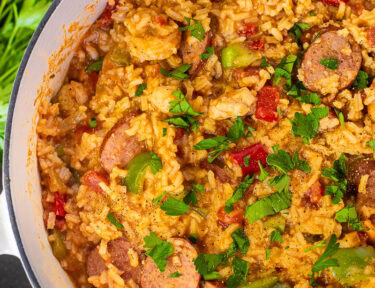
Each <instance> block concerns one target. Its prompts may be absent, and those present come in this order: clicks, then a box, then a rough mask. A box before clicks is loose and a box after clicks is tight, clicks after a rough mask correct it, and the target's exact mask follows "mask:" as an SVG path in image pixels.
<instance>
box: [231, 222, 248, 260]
mask: <svg viewBox="0 0 375 288" xmlns="http://www.w3.org/2000/svg"><path fill="white" fill-rule="evenodd" d="M231 237H232V240H233V242H232V244H231V246H230V248H229V249H228V250H227V255H228V257H230V256H232V254H233V253H235V252H236V251H240V252H241V253H242V254H243V255H245V254H246V253H247V251H248V250H249V246H250V241H249V238H248V237H247V236H246V234H245V232H244V230H243V228H238V229H237V230H235V231H234V232H232V234H231Z"/></svg>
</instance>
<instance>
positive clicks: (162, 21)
mask: <svg viewBox="0 0 375 288" xmlns="http://www.w3.org/2000/svg"><path fill="white" fill-rule="evenodd" d="M155 19H156V21H157V22H158V23H159V24H160V25H167V23H168V22H167V19H165V17H163V16H159V15H158V16H156V17H155Z"/></svg>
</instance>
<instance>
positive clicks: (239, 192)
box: [224, 175, 254, 213]
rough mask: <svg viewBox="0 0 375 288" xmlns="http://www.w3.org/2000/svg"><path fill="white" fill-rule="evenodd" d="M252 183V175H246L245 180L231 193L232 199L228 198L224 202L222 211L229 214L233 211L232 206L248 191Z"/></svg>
mask: <svg viewBox="0 0 375 288" xmlns="http://www.w3.org/2000/svg"><path fill="white" fill-rule="evenodd" d="M253 181H254V175H247V176H246V177H245V179H244V180H243V181H242V182H241V183H240V184H239V185H238V187H237V188H236V190H234V191H233V194H232V197H230V198H229V199H228V200H227V201H226V202H225V208H224V211H225V212H226V213H230V212H232V211H233V205H234V204H235V203H237V202H238V201H240V200H241V199H242V198H243V196H244V194H245V192H246V190H247V189H249V187H250V185H251V184H252V183H253Z"/></svg>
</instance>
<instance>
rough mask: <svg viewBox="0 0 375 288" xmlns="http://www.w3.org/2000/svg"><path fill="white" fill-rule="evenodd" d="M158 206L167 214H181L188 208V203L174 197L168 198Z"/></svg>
mask: <svg viewBox="0 0 375 288" xmlns="http://www.w3.org/2000/svg"><path fill="white" fill-rule="evenodd" d="M160 208H161V210H163V211H164V212H165V214H167V215H168V216H181V215H183V214H185V213H186V212H188V211H189V210H190V207H189V205H187V204H186V203H184V202H183V201H181V200H177V199H174V198H168V199H167V200H166V201H165V202H163V203H162V204H161V206H160Z"/></svg>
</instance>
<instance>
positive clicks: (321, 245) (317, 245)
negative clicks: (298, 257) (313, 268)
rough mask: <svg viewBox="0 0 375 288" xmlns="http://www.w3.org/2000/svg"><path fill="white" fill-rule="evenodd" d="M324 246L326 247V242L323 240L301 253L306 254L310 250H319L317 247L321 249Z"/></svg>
mask: <svg viewBox="0 0 375 288" xmlns="http://www.w3.org/2000/svg"><path fill="white" fill-rule="evenodd" d="M325 245H326V241H325V240H323V241H321V242H319V243H317V244H315V245H313V246H311V247H310V248H308V249H306V250H305V251H303V252H304V253H307V252H310V251H311V250H314V249H316V248H319V247H323V246H325Z"/></svg>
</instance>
